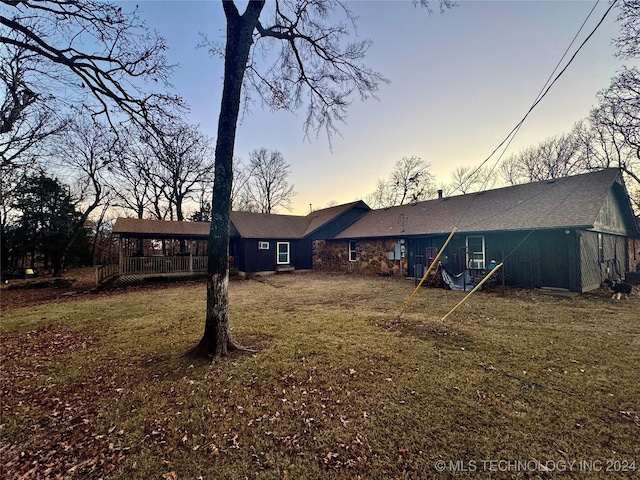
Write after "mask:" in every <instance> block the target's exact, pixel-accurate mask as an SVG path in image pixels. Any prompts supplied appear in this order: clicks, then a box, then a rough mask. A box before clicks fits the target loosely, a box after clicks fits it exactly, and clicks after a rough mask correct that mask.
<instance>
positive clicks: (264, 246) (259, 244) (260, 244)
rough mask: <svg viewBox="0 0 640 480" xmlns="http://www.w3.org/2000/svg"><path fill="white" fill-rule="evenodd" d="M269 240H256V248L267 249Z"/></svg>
mask: <svg viewBox="0 0 640 480" xmlns="http://www.w3.org/2000/svg"><path fill="white" fill-rule="evenodd" d="M269 248H270V245H269V242H258V250H269Z"/></svg>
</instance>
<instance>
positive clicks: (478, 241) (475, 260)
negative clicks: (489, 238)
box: [467, 236, 485, 270]
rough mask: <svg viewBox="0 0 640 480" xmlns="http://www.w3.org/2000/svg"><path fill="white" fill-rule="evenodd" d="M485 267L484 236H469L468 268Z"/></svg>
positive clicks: (478, 268)
mask: <svg viewBox="0 0 640 480" xmlns="http://www.w3.org/2000/svg"><path fill="white" fill-rule="evenodd" d="M484 267H485V262H484V237H482V236H477V237H467V268H471V269H476V270H480V269H483V268H484Z"/></svg>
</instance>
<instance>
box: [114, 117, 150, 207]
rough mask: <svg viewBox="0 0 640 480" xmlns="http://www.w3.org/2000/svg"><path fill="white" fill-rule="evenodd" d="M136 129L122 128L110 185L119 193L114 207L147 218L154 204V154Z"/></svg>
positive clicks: (116, 195) (116, 193) (116, 194)
mask: <svg viewBox="0 0 640 480" xmlns="http://www.w3.org/2000/svg"><path fill="white" fill-rule="evenodd" d="M140 135H141V132H140V130H139V129H136V128H128V129H122V130H121V132H120V134H119V135H118V143H117V146H116V148H117V158H116V161H115V162H114V163H112V164H111V165H110V166H109V179H108V182H109V185H110V187H111V189H112V191H113V192H114V194H115V199H114V201H113V205H114V206H115V207H120V208H124V209H125V210H131V211H133V212H134V214H135V216H136V218H144V216H145V213H146V212H148V211H149V208H150V207H151V205H152V204H153V195H152V180H151V176H150V165H151V163H152V162H153V161H154V156H153V152H152V151H151V148H149V147H148V146H147V145H146V144H145V143H144V142H142V141H141V140H140Z"/></svg>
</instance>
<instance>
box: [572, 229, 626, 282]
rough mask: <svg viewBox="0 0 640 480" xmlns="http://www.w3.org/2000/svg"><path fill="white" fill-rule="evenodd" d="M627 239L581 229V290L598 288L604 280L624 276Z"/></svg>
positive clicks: (618, 279)
mask: <svg viewBox="0 0 640 480" xmlns="http://www.w3.org/2000/svg"><path fill="white" fill-rule="evenodd" d="M626 243H627V240H626V239H625V237H622V236H619V235H608V234H606V233H599V232H593V231H583V232H582V233H581V236H580V274H581V291H582V292H587V291H589V290H594V289H596V288H599V287H600V285H601V284H602V282H603V281H604V280H607V279H608V280H613V281H620V280H621V279H624V278H625V266H626V264H627V263H628V262H627V260H626V258H627V252H626Z"/></svg>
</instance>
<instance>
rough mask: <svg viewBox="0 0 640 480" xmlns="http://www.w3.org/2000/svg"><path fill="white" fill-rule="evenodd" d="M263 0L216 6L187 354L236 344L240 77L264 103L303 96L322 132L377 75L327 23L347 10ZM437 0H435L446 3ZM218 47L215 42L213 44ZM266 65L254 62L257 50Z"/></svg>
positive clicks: (356, 47)
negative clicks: (232, 318)
mask: <svg viewBox="0 0 640 480" xmlns="http://www.w3.org/2000/svg"><path fill="white" fill-rule="evenodd" d="M265 3H266V2H265V1H264V0H255V1H249V2H248V4H247V6H246V9H245V11H244V13H242V14H241V13H240V12H239V11H238V8H237V6H236V5H235V3H234V2H233V1H231V0H227V1H223V2H222V6H223V10H224V14H225V17H226V21H227V29H226V43H225V47H224V54H223V58H224V64H225V72H224V79H223V91H222V102H221V108H220V116H219V119H218V132H217V140H216V142H217V143H216V154H215V181H214V187H213V190H214V191H213V221H212V222H211V232H210V235H209V243H208V257H209V264H208V275H207V315H206V320H205V328H204V334H203V337H202V339H201V341H200V343H199V344H198V345H197V346H196V347H195V348H194V349H193V350H192V352H191V353H192V354H194V355H225V354H226V353H227V351H228V350H230V349H231V350H233V349H235V348H237V344H236V343H235V342H234V340H233V338H232V336H231V332H230V330H229V311H228V278H229V277H228V274H229V264H228V252H229V216H230V210H231V191H232V176H233V173H232V172H233V152H234V145H235V133H236V127H237V121H238V115H239V112H240V106H241V102H242V86H243V83H245V81H246V82H247V83H248V84H249V85H250V86H253V87H254V91H257V92H259V94H260V96H261V98H262V99H263V101H264V102H265V103H266V104H267V105H268V106H270V107H271V108H283V109H289V110H294V109H298V108H300V107H301V106H302V105H303V103H304V101H305V99H306V105H307V110H306V112H307V113H306V116H305V119H306V120H305V127H306V129H307V131H312V130H315V131H316V132H317V131H319V130H322V129H324V130H325V131H326V132H327V133H328V134H329V135H330V134H331V133H332V132H334V131H335V128H336V122H338V121H341V120H343V119H344V116H345V115H346V110H347V107H348V105H349V103H350V101H351V95H352V93H355V94H357V95H359V96H360V97H361V98H363V99H366V98H369V97H370V96H372V95H373V94H375V92H376V91H377V89H378V86H379V84H380V82H382V81H384V78H383V77H382V75H380V74H379V73H377V72H375V71H373V70H371V69H369V68H367V67H366V66H364V65H363V64H362V63H361V60H362V59H363V57H364V55H365V53H366V51H367V48H368V46H369V42H367V41H360V42H354V43H351V44H347V45H344V43H345V42H344V39H345V38H346V37H347V36H348V34H349V33H350V31H349V28H348V27H347V24H341V23H338V24H334V25H327V24H326V23H325V22H326V21H327V19H329V18H335V17H334V16H333V15H332V14H333V13H334V12H336V11H337V10H340V11H341V12H344V14H345V15H346V17H347V20H348V21H349V22H351V25H353V22H352V21H353V16H352V15H351V13H350V11H349V9H348V8H347V6H346V5H344V4H343V3H341V2H339V1H337V0H290V1H289V0H276V1H274V2H272V3H270V4H269V6H270V9H271V11H268V12H267V11H266V12H265V15H264V17H265V18H261V14H262V13H263V10H264V8H265ZM449 3H450V2H449V1H448V0H443V1H442V2H441V4H449ZM217 53H219V54H221V55H222V49H217ZM260 53H265V54H266V55H265V56H264V57H263V59H264V60H266V61H268V60H270V59H271V60H272V61H273V63H272V64H271V65H267V67H266V68H264V69H261V68H260V67H259V65H258V59H259V54H260Z"/></svg>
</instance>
